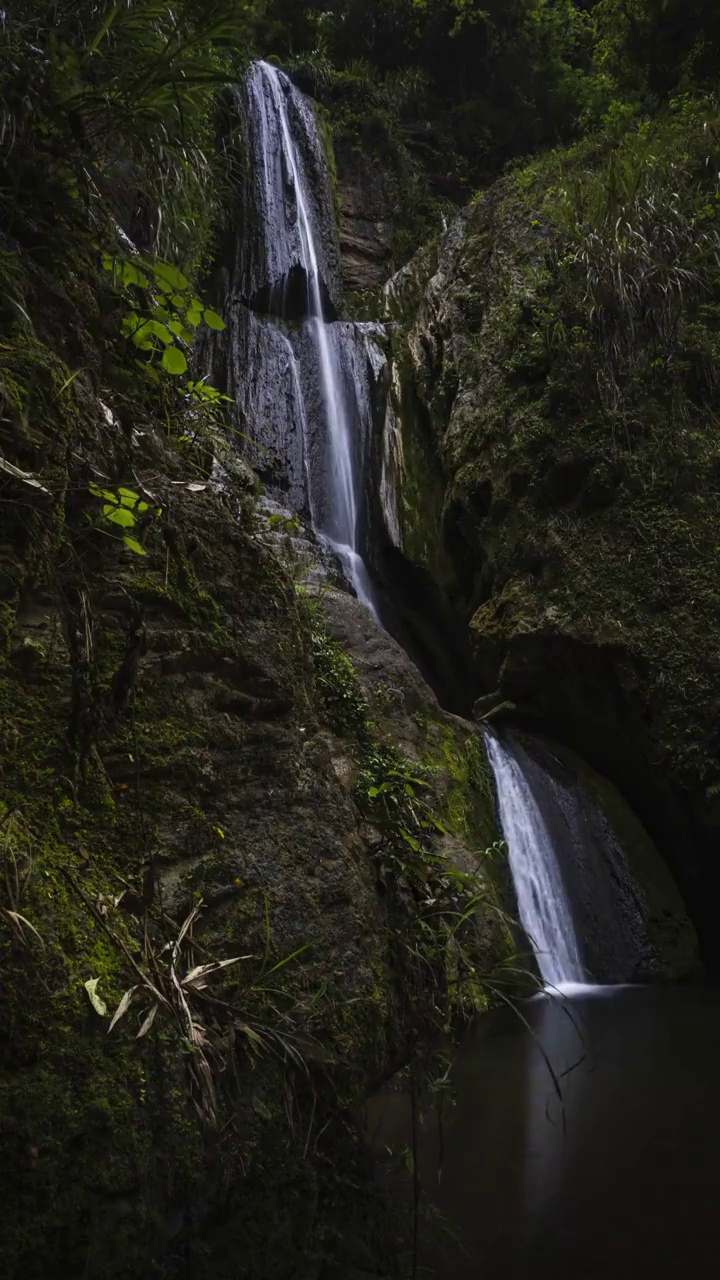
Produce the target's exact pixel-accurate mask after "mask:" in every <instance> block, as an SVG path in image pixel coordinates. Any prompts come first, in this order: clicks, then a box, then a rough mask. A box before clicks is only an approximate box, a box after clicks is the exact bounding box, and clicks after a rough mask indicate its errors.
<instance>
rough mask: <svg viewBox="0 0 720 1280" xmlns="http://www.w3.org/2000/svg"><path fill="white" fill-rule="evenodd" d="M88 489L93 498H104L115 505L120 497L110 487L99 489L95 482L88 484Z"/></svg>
mask: <svg viewBox="0 0 720 1280" xmlns="http://www.w3.org/2000/svg"><path fill="white" fill-rule="evenodd" d="M88 489H89V490H90V492H91V494H92V495H93V497H94V498H104V499H105V501H106V502H112V504H113V506H115V507H117V506H118V505H119V502H120V499H119V498H118V495H117V494H116V493H113V491H112V489H99V488H98V486H97V485H96V484H89V485H88Z"/></svg>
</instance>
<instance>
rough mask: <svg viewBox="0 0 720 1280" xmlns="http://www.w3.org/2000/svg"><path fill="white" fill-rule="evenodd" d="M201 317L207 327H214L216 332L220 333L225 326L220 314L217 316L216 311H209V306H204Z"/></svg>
mask: <svg viewBox="0 0 720 1280" xmlns="http://www.w3.org/2000/svg"><path fill="white" fill-rule="evenodd" d="M203 318H204V320H205V323H206V325H207V326H208V328H209V329H216V330H217V332H218V333H221V332H222V330H223V329H224V328H225V327H226V326H225V321H224V320H223V318H222V316H219V315H218V313H217V311H211V310H210V308H209V307H206V308H205V310H204V312H203Z"/></svg>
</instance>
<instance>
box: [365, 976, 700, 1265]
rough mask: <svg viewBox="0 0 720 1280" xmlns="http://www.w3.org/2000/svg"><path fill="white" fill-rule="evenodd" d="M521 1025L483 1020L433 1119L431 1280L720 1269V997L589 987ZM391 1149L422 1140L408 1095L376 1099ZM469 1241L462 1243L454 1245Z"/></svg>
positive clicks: (380, 1127)
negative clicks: (414, 1135)
mask: <svg viewBox="0 0 720 1280" xmlns="http://www.w3.org/2000/svg"><path fill="white" fill-rule="evenodd" d="M523 1016H524V1017H526V1018H527V1020H528V1022H529V1023H530V1026H531V1028H532V1034H531V1032H530V1031H529V1030H528V1029H527V1028H525V1027H524V1026H523V1024H522V1023H521V1021H520V1020H519V1019H517V1018H513V1017H512V1016H510V1015H508V1016H507V1017H506V1016H505V1015H504V1014H503V1015H500V1016H498V1017H492V1018H485V1019H482V1020H481V1021H480V1023H479V1024H478V1027H477V1028H476V1030H475V1031H474V1032H473V1033H472V1034H471V1035H470V1036H469V1037H468V1039H467V1041H466V1043H465V1045H464V1046H463V1048H462V1050H461V1052H460V1054H459V1056H458V1059H457V1062H456V1064H455V1067H454V1070H453V1083H454V1088H455V1097H456V1102H455V1105H454V1106H452V1107H447V1106H446V1107H445V1108H444V1114H443V1121H442V1125H441V1126H439V1125H438V1122H437V1115H436V1113H435V1111H434V1109H433V1108H428V1109H425V1110H424V1111H423V1112H422V1116H421V1123H420V1125H419V1130H418V1138H419V1140H418V1168H419V1171H420V1176H421V1179H422V1184H423V1188H424V1192H425V1195H426V1198H427V1202H428V1204H430V1205H431V1206H432V1207H433V1208H434V1209H435V1210H439V1211H440V1213H441V1215H442V1217H443V1219H444V1220H445V1227H444V1228H443V1229H440V1227H439V1226H438V1225H437V1222H433V1221H432V1220H431V1219H432V1217H433V1215H432V1214H431V1215H429V1217H428V1215H425V1217H426V1220H425V1222H424V1224H423V1232H422V1236H421V1271H420V1272H419V1274H422V1275H426V1276H429V1275H435V1276H437V1277H438V1278H439V1280H451V1278H452V1280H471V1278H472V1280H479V1278H480V1277H490V1278H491V1280H495V1277H496V1276H500V1275H502V1277H503V1280H520V1277H523V1280H525V1278H526V1277H527V1275H528V1274H529V1273H531V1274H532V1276H533V1280H551V1278H552V1280H558V1277H560V1278H561V1280H565V1278H567V1280H606V1278H607V1280H631V1278H632V1280H643V1278H644V1277H645V1276H651V1275H652V1276H654V1275H663V1276H665V1275H668V1276H678V1277H680V1276H683V1277H684V1276H686V1275H690V1274H691V1273H692V1272H693V1270H694V1271H695V1274H700V1275H704V1274H706V1270H708V1271H709V1268H710V1266H711V1265H712V1266H713V1269H714V1268H715V1265H716V1262H717V1251H718V1250H717V1227H716V1219H717V1211H718V1198H719V1194H718V1175H717V1171H716V1170H717V1162H718V1152H719V1150H720V1089H719V1088H718V1082H719V1081H720V993H716V992H712V991H707V990H700V989H697V990H696V989H691V988H685V989H680V988H677V989H667V988H617V987H616V988H604V989H596V990H594V989H588V988H584V989H583V988H581V989H580V990H579V992H578V993H577V994H574V995H573V996H572V997H570V998H565V999H558V998H551V997H548V996H543V997H540V998H537V999H535V1000H532V1001H530V1002H528V1003H527V1004H525V1005H524V1006H523ZM371 1122H372V1124H373V1126H374V1128H375V1132H376V1135H377V1137H378V1140H379V1141H382V1144H383V1145H385V1144H387V1145H390V1146H392V1147H393V1148H394V1149H395V1150H400V1149H401V1148H402V1146H403V1145H405V1144H408V1143H409V1142H410V1125H409V1103H408V1100H407V1099H406V1098H405V1097H403V1095H402V1094H387V1095H384V1096H383V1098H381V1099H377V1100H375V1102H374V1104H373V1107H372V1108H371ZM453 1235H457V1237H458V1238H459V1240H460V1241H461V1242H462V1246H461V1245H460V1244H459V1243H453V1241H452V1236H453Z"/></svg>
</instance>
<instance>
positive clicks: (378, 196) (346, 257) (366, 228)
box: [335, 141, 391, 293]
mask: <svg viewBox="0 0 720 1280" xmlns="http://www.w3.org/2000/svg"><path fill="white" fill-rule="evenodd" d="M335 158H336V162H337V168H338V179H339V198H340V226H339V231H340V254H341V259H342V274H343V284H344V287H345V289H346V291H347V292H348V293H366V292H369V291H370V290H372V289H377V288H378V287H379V286H382V285H384V284H385V282H386V280H387V279H388V276H389V274H390V266H391V250H390V243H389V226H388V222H387V208H388V196H387V193H386V191H385V190H384V187H383V179H382V173H381V172H380V171H379V167H378V164H377V161H373V159H372V158H371V157H370V156H368V155H366V154H364V153H363V152H362V151H360V150H359V149H353V148H352V147H351V146H350V145H349V144H348V143H347V142H345V144H344V145H343V143H342V141H340V142H339V143H338V144H336V147H335Z"/></svg>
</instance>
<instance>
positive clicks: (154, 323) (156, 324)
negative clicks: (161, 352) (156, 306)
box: [147, 320, 173, 347]
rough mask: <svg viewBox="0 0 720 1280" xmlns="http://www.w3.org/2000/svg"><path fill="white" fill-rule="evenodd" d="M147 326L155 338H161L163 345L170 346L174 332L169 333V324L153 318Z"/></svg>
mask: <svg viewBox="0 0 720 1280" xmlns="http://www.w3.org/2000/svg"><path fill="white" fill-rule="evenodd" d="M147 328H148V329H149V330H150V332H151V333H152V334H153V336H154V337H155V338H159V339H160V341H161V342H162V344H163V346H165V347H168V346H169V345H170V343H171V342H172V340H173V339H172V334H171V333H168V330H167V326H166V325H164V324H160V321H159V320H151V321H150V322H149V324H148V325H147Z"/></svg>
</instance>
